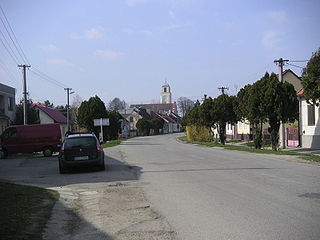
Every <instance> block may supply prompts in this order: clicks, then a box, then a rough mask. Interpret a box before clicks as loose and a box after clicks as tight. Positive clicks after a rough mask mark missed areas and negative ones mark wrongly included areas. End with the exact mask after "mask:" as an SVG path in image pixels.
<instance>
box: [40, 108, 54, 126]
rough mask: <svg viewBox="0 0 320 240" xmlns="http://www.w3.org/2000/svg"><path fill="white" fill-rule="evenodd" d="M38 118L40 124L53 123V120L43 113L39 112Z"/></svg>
mask: <svg viewBox="0 0 320 240" xmlns="http://www.w3.org/2000/svg"><path fill="white" fill-rule="evenodd" d="M39 118H40V124H48V123H54V121H53V119H52V118H51V117H49V116H48V114H46V113H44V112H43V111H41V110H39Z"/></svg>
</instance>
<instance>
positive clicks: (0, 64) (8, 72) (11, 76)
mask: <svg viewBox="0 0 320 240" xmlns="http://www.w3.org/2000/svg"><path fill="white" fill-rule="evenodd" d="M0 66H1V68H2V69H3V71H4V72H6V73H7V75H8V76H9V78H11V80H12V81H14V82H15V83H16V84H18V81H17V79H16V78H15V77H14V74H13V73H12V72H11V71H10V70H9V68H8V67H7V66H6V65H5V64H4V63H3V62H2V61H1V59H0Z"/></svg>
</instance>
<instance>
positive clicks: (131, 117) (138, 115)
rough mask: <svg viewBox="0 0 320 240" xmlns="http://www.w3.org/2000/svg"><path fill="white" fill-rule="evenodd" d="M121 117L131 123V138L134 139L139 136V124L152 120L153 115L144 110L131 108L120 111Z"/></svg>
mask: <svg viewBox="0 0 320 240" xmlns="http://www.w3.org/2000/svg"><path fill="white" fill-rule="evenodd" d="M118 112H119V113H120V114H121V116H122V117H123V118H124V119H125V120H126V121H127V122H128V123H129V126H130V133H129V136H131V137H134V136H137V122H138V121H139V120H140V119H142V118H146V119H148V120H150V119H151V115H150V114H149V113H148V111H147V110H146V109H144V108H129V109H123V110H119V111H118Z"/></svg>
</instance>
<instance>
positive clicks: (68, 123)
mask: <svg viewBox="0 0 320 240" xmlns="http://www.w3.org/2000/svg"><path fill="white" fill-rule="evenodd" d="M64 90H66V91H67V129H68V130H67V131H70V118H69V96H70V94H72V93H74V92H71V90H72V88H65V89H64Z"/></svg>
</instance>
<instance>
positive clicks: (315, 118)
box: [298, 89, 320, 148]
mask: <svg viewBox="0 0 320 240" xmlns="http://www.w3.org/2000/svg"><path fill="white" fill-rule="evenodd" d="M303 94H304V91H303V89H301V91H299V92H298V96H299V113H300V114H299V124H300V131H301V147H303V148H320V106H316V105H314V104H309V103H307V101H306V99H305V98H304V96H303Z"/></svg>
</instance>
